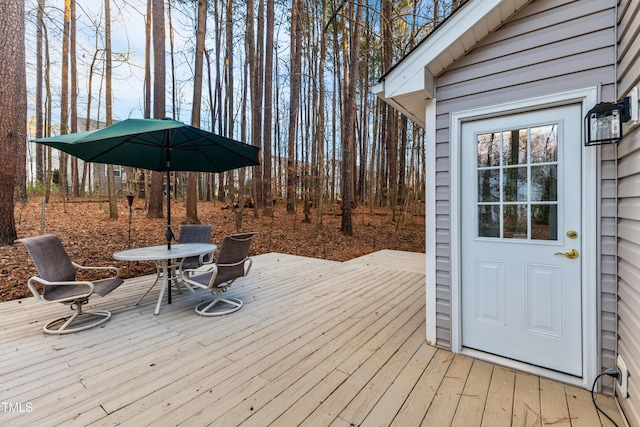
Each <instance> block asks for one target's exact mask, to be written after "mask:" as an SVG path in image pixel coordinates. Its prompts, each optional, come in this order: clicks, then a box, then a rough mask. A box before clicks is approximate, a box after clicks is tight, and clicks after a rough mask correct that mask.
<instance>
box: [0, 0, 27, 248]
mask: <svg viewBox="0 0 640 427" xmlns="http://www.w3.org/2000/svg"><path fill="white" fill-rule="evenodd" d="M24 39H25V26H24V1H22V0H5V1H3V2H1V3H0V40H2V43H0V93H2V96H0V245H10V244H12V243H13V241H14V240H15V239H16V238H17V235H16V228H15V221H14V217H13V209H14V188H15V185H16V184H18V182H17V181H16V176H17V174H16V169H17V168H18V167H22V169H23V170H24V169H25V163H24V159H25V157H24V156H25V150H26V148H25V147H26V144H25V141H26V139H27V94H26V86H27V83H26V74H25V68H26V63H25V49H24ZM21 155H22V156H21ZM18 165H21V166H18ZM23 185H24V184H23Z"/></svg>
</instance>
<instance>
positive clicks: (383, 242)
mask: <svg viewBox="0 0 640 427" xmlns="http://www.w3.org/2000/svg"><path fill="white" fill-rule="evenodd" d="M223 207H224V206H223V205H222V204H221V203H219V202H215V203H214V202H199V203H198V216H199V218H200V221H201V222H202V223H211V224H212V225H213V231H212V236H211V240H212V242H213V243H218V242H220V241H221V240H222V238H223V237H224V236H225V235H227V234H231V233H234V232H236V228H235V213H234V212H233V211H232V210H231V209H224V208H223ZM118 208H119V211H118V213H119V218H118V219H117V220H115V221H112V220H109V208H108V205H107V203H105V202H99V201H95V200H87V199H82V200H72V201H70V202H67V203H62V201H61V200H60V199H54V198H52V199H51V201H50V203H48V204H47V205H46V206H45V214H44V233H51V234H56V235H58V236H59V237H60V239H61V240H62V243H63V245H64V246H65V248H66V250H67V252H68V253H69V256H70V257H71V259H72V260H73V261H75V262H77V263H78V264H81V265H115V266H118V267H120V268H121V274H122V276H123V277H133V276H138V275H143V274H150V273H153V272H155V267H154V266H153V264H152V263H151V262H147V263H125V262H120V261H114V260H113V258H112V254H113V253H114V252H115V251H117V250H120V249H126V248H127V247H128V246H129V243H128V233H129V208H128V206H127V202H126V199H121V200H118ZM324 211H325V215H324V216H323V224H324V225H323V228H322V229H321V230H319V231H318V230H317V229H316V225H315V210H312V223H311V224H307V223H303V222H302V220H303V219H304V215H303V213H302V211H301V210H300V211H299V212H297V213H296V214H287V213H286V212H285V209H284V203H278V205H277V206H276V209H275V214H274V215H273V217H272V216H264V215H261V216H260V217H258V218H255V217H254V214H253V209H245V214H244V218H243V224H242V231H257V232H259V233H260V234H259V236H258V237H257V238H256V239H255V240H254V241H253V243H252V247H251V253H252V254H254V255H257V254H262V253H268V252H281V253H287V254H293V255H301V256H307V257H314V258H326V259H330V260H335V261H345V260H348V259H352V258H355V257H358V256H361V255H365V254H368V253H371V252H375V251H378V250H381V249H397V250H404V251H412V252H424V250H425V231H424V230H425V229H424V215H423V214H422V215H416V216H413V217H411V215H410V214H408V213H407V215H406V216H404V218H403V217H402V216H401V215H399V216H398V218H400V221H399V222H396V223H392V222H391V215H390V212H389V211H379V212H376V214H375V215H373V216H370V215H369V214H368V209H367V212H365V215H364V218H363V214H362V207H360V208H358V209H356V211H355V212H354V215H353V230H354V235H353V236H352V237H347V236H344V235H343V234H342V233H340V223H341V216H340V208H339V206H338V205H334V206H328V207H326V208H325V209H324ZM41 212H42V201H41V199H40V198H32V199H30V200H29V202H28V203H26V204H18V205H17V206H16V213H15V220H16V231H17V233H18V237H19V238H20V237H27V236H33V235H37V234H40V228H41V218H42V215H41ZM146 213H147V212H146V209H145V207H144V200H135V201H134V206H133V212H132V215H131V247H137V246H148V245H159V244H163V243H165V242H166V240H165V238H164V230H165V228H166V219H149V218H147V217H146ZM184 216H185V208H184V203H182V202H180V201H178V202H176V201H172V204H171V223H172V228H173V231H174V234H175V235H176V237H177V236H178V234H179V231H180V225H181V224H182V223H183V221H184ZM0 261H1V262H0V277H2V281H1V282H0V301H9V300H13V299H17V298H23V297H26V296H31V293H30V292H29V290H28V288H27V286H26V283H27V280H28V278H29V277H30V276H32V275H35V274H36V272H35V268H34V267H33V264H32V263H31V260H30V258H29V256H28V255H27V252H26V250H25V248H24V246H22V245H20V244H15V245H12V246H0ZM126 264H129V265H126Z"/></svg>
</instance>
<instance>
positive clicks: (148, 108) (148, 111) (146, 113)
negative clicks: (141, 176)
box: [143, 0, 151, 190]
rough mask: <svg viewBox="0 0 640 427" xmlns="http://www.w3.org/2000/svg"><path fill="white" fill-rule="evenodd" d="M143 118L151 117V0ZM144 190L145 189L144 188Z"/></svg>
mask: <svg viewBox="0 0 640 427" xmlns="http://www.w3.org/2000/svg"><path fill="white" fill-rule="evenodd" d="M144 34H145V39H144V113H143V114H144V118H145V119H149V118H151V0H147V14H146V16H145V19H144ZM145 190H146V189H145Z"/></svg>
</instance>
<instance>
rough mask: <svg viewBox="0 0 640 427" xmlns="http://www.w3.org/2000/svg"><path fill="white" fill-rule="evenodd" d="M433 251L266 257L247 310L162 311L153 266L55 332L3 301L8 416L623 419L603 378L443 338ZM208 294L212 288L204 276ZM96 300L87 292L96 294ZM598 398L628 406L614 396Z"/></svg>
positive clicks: (246, 292) (0, 370)
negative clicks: (503, 360) (572, 378)
mask: <svg viewBox="0 0 640 427" xmlns="http://www.w3.org/2000/svg"><path fill="white" fill-rule="evenodd" d="M424 265H425V255H424V254H416V253H407V252H399V251H386V250H385V251H379V252H376V253H373V254H369V255H365V256H363V257H360V258H357V259H354V260H351V261H348V262H343V263H340V262H335V261H327V260H320V259H312V258H305V257H298V256H291V255H283V254H276V253H272V254H265V255H259V256H256V257H255V258H254V265H253V269H252V271H251V273H250V275H249V276H247V277H246V278H244V279H242V280H239V281H238V282H237V283H236V284H234V285H233V286H232V287H231V288H230V289H229V292H228V294H229V295H230V296H234V297H238V298H240V299H242V300H243V302H244V306H243V307H242V309H241V310H239V311H237V312H235V313H232V314H230V315H228V316H224V317H220V318H203V317H200V316H197V315H196V314H195V313H194V310H193V309H194V307H195V305H196V303H197V299H196V297H195V296H194V295H192V294H191V293H190V292H187V291H186V290H184V289H183V291H182V293H181V294H180V293H177V292H175V291H174V293H173V302H172V304H171V305H167V304H163V305H162V307H161V311H160V314H159V315H157V316H156V315H154V314H153V310H154V308H155V305H156V301H157V295H158V292H159V289H158V288H157V287H156V288H155V289H152V290H151V292H149V295H147V296H146V297H145V298H144V299H143V300H142V302H141V303H140V304H139V305H137V306H136V305H134V303H135V301H136V300H137V299H138V298H139V297H140V296H141V295H142V294H143V293H144V292H145V291H146V290H147V289H148V288H149V286H150V285H151V284H152V283H153V281H154V279H155V275H149V276H144V277H139V278H135V279H127V280H126V282H125V284H124V285H122V286H121V287H120V288H119V289H118V290H116V291H115V292H113V293H111V294H110V295H108V296H106V297H105V298H92V299H91V301H90V304H89V306H90V307H99V308H103V309H107V310H110V311H111V312H112V314H113V316H112V318H111V320H110V321H109V322H107V323H106V324H105V325H103V326H102V327H99V328H95V329H91V330H88V331H83V332H80V333H76V334H70V335H67V336H61V337H56V336H46V335H44V334H43V333H42V329H41V328H42V325H43V324H44V323H46V322H47V321H48V320H50V319H52V318H55V317H59V316H62V315H65V314H66V310H68V309H67V308H66V307H64V306H62V305H61V304H52V305H48V306H43V305H40V304H38V303H37V302H36V301H35V300H34V299H33V298H26V299H23V300H19V301H10V302H6V303H2V304H0V312H1V313H2V317H0V342H2V343H3V345H2V346H0V360H2V363H0V383H1V384H2V394H1V396H2V398H1V399H2V401H3V402H12V403H23V404H25V403H29V404H30V405H32V408H33V409H32V410H31V411H30V412H22V413H19V412H11V411H0V423H2V425H15V426H22V425H43V426H49V425H51V426H54V425H65V426H67V425H71V426H73V425H79V426H84V425H96V426H103V425H116V424H122V425H135V426H143V425H153V426H163V425H185V426H192V425H213V426H225V427H226V426H234V425H243V426H265V425H273V426H294V425H308V426H314V427H315V426H337V427H342V426H349V425H362V426H400V425H402V426H419V425H424V426H430V427H432V426H449V425H460V426H474V425H478V426H503V425H518V426H535V427H538V426H539V427H542V426H543V425H572V426H601V425H604V426H609V425H611V424H610V423H609V422H608V421H607V420H606V419H605V418H604V417H603V416H601V415H600V414H598V413H597V412H596V410H595V408H594V407H593V405H592V403H591V397H590V393H589V392H588V391H587V390H582V389H578V388H575V387H571V386H568V385H565V384H560V383H556V382H553V381H550V380H546V379H543V378H539V377H537V376H533V375H529V374H525V373H522V372H517V371H513V370H510V369H507V368H503V367H500V366H495V365H492V364H489V363H486V362H482V361H479V360H474V359H471V358H469V357H467V356H462V355H454V354H452V353H450V352H448V351H446V350H443V349H438V348H436V347H433V346H430V345H428V344H427V343H426V340H425V331H426V324H425V317H426V316H425V286H424V280H425V273H424ZM197 293H198V295H199V296H200V298H202V299H206V298H210V297H211V296H210V294H208V293H207V292H205V291H204V290H198V291H197ZM90 307H88V308H90ZM597 400H598V403H599V405H600V406H601V407H602V408H603V409H604V410H605V411H606V412H608V413H610V414H611V416H612V417H613V418H614V419H615V420H616V422H619V423H620V422H622V420H623V418H622V415H621V414H620V412H619V411H618V408H617V406H616V404H615V402H614V400H613V399H612V398H611V397H608V396H603V395H598V396H597Z"/></svg>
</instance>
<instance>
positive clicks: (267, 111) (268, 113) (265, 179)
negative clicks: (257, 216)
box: [262, 0, 275, 216]
mask: <svg viewBox="0 0 640 427" xmlns="http://www.w3.org/2000/svg"><path fill="white" fill-rule="evenodd" d="M266 1H267V24H266V27H267V28H266V31H267V32H266V42H265V56H264V112H263V114H264V126H263V128H262V132H263V136H262V194H264V202H265V213H266V214H267V215H269V216H270V215H271V214H272V213H273V212H272V210H273V205H272V200H271V199H273V191H272V188H271V186H272V182H271V181H272V175H273V172H272V170H271V161H272V160H271V157H272V155H271V135H272V132H273V130H272V122H273V49H274V46H273V32H274V26H275V18H274V9H275V0H266Z"/></svg>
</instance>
